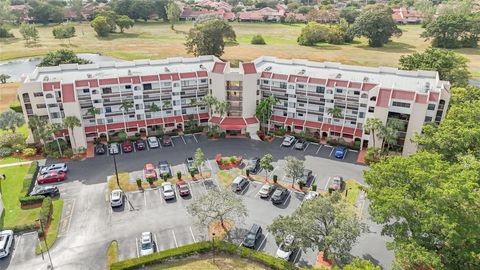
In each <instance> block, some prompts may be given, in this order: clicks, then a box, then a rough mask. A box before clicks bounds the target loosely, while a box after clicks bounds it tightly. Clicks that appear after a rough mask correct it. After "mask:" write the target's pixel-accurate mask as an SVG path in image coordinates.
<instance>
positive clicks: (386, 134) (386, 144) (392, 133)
mask: <svg viewBox="0 0 480 270" xmlns="http://www.w3.org/2000/svg"><path fill="white" fill-rule="evenodd" d="M404 128H405V122H403V121H402V120H400V119H389V120H388V121H387V124H386V125H385V126H384V127H382V128H381V129H380V136H381V137H382V138H383V142H382V148H381V149H382V152H386V151H388V149H390V146H391V145H393V144H395V143H396V142H397V139H398V137H399V131H400V130H402V129H404Z"/></svg>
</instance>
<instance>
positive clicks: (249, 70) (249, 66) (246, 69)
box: [242, 63, 257, 74]
mask: <svg viewBox="0 0 480 270" xmlns="http://www.w3.org/2000/svg"><path fill="white" fill-rule="evenodd" d="M242 67H243V73H244V74H256V73H257V69H256V68H255V64H253V63H243V64H242Z"/></svg>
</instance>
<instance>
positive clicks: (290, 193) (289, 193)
mask: <svg viewBox="0 0 480 270" xmlns="http://www.w3.org/2000/svg"><path fill="white" fill-rule="evenodd" d="M290 195H292V192H291V191H288V196H287V198H285V201H283V203H282V205H285V204H286V203H287V201H288V198H290Z"/></svg>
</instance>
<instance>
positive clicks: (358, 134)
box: [354, 128, 363, 137]
mask: <svg viewBox="0 0 480 270" xmlns="http://www.w3.org/2000/svg"><path fill="white" fill-rule="evenodd" d="M354 133H355V134H354V135H355V136H356V137H362V135H363V130H362V129H361V128H356V129H355V132H354Z"/></svg>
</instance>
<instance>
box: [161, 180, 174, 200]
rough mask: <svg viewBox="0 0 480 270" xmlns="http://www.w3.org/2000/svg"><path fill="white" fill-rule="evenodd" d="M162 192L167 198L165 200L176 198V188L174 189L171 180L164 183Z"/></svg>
mask: <svg viewBox="0 0 480 270" xmlns="http://www.w3.org/2000/svg"><path fill="white" fill-rule="evenodd" d="M162 192H163V198H165V200H169V199H173V198H175V190H174V189H173V185H172V183H170V182H164V183H162Z"/></svg>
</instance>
